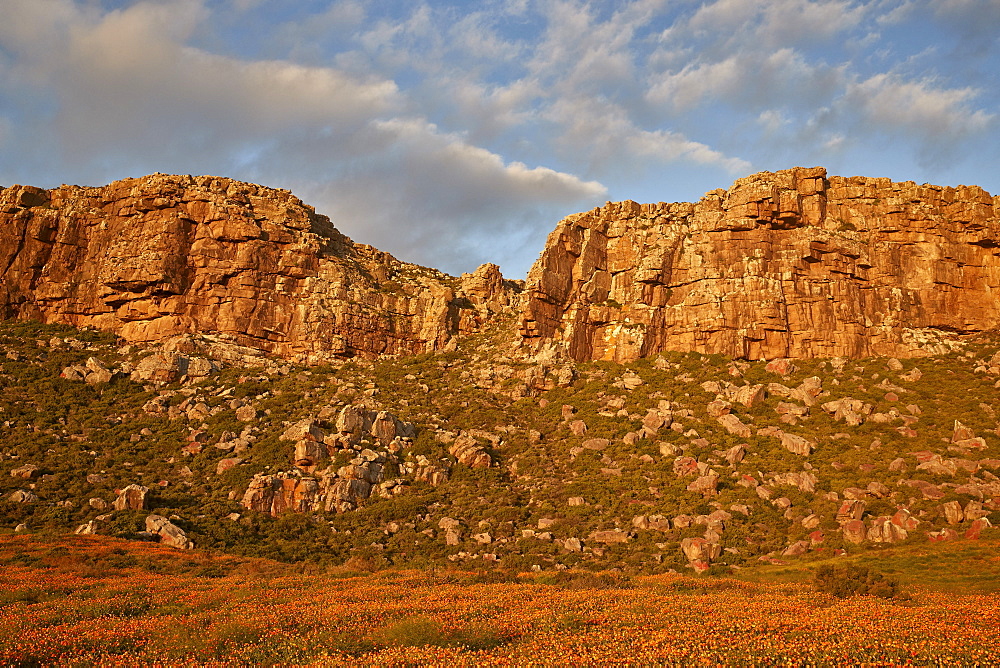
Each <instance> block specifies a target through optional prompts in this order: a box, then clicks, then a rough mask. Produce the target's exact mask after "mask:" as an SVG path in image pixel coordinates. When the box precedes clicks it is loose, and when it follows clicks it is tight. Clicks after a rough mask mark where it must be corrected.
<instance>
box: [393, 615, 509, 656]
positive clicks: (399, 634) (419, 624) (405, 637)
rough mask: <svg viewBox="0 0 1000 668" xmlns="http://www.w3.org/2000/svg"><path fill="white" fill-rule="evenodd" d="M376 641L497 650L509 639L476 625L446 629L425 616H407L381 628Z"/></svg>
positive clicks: (413, 645) (401, 644)
mask: <svg viewBox="0 0 1000 668" xmlns="http://www.w3.org/2000/svg"><path fill="white" fill-rule="evenodd" d="M376 640H377V641H378V642H379V643H380V644H383V645H388V646H397V647H399V646H402V647H426V646H433V647H464V648H465V649H469V650H473V651H475V650H486V649H492V648H494V647H499V646H500V645H503V644H505V643H507V642H509V641H510V640H511V638H510V637H508V636H507V635H506V634H504V633H503V632H500V631H498V630H496V629H491V628H487V627H485V626H482V625H478V624H471V625H468V626H466V627H464V628H459V629H454V630H448V629H446V628H445V627H444V626H443V625H442V624H441V623H440V622H438V621H436V620H433V619H430V618H428V617H410V618H408V619H403V620H400V621H398V622H396V623H394V624H391V625H389V626H387V627H386V628H384V629H383V630H382V631H381V632H379V633H377V634H376Z"/></svg>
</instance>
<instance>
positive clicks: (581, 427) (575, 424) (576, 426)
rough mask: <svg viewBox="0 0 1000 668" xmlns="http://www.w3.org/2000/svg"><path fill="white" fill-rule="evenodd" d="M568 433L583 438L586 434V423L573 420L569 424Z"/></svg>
mask: <svg viewBox="0 0 1000 668" xmlns="http://www.w3.org/2000/svg"><path fill="white" fill-rule="evenodd" d="M569 431H570V433H571V434H573V435H574V436H583V435H584V434H586V433H587V423H586V422H584V421H583V420H573V421H572V422H570V423H569Z"/></svg>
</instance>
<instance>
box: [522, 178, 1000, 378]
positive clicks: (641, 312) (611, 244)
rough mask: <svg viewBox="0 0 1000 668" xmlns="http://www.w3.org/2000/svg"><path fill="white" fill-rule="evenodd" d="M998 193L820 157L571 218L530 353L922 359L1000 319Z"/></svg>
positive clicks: (532, 321) (553, 238) (531, 278)
mask: <svg viewBox="0 0 1000 668" xmlns="http://www.w3.org/2000/svg"><path fill="white" fill-rule="evenodd" d="M998 214H1000V198H998V197H993V196H991V195H990V194H989V193H987V192H986V191H984V190H982V189H981V188H978V187H975V186H959V187H957V188H945V187H940V186H932V185H917V184H915V183H912V182H904V183H894V182H892V181H890V180H889V179H884V178H864V177H839V176H830V177H828V176H827V174H826V171H825V170H824V169H822V168H795V169H790V170H786V171H780V172H776V173H770V172H763V173H760V174H754V175H752V176H749V177H747V178H743V179H740V180H738V181H736V182H735V183H734V184H733V186H732V187H731V188H729V190H714V191H712V192H709V193H707V194H706V195H705V196H704V197H703V198H702V199H701V200H700V201H699V202H697V203H679V204H665V203H659V204H642V205H640V204H637V203H635V202H631V201H626V202H618V203H608V204H607V205H605V206H604V207H601V208H597V209H594V210H593V211H589V212H587V213H581V214H577V215H573V216H570V217H568V218H566V219H565V220H563V221H562V222H560V223H559V225H558V226H557V227H556V229H555V230H554V231H553V232H552V234H551V235H550V236H549V238H548V242H547V244H546V246H545V250H544V251H543V252H542V255H541V257H540V258H539V260H538V261H537V263H536V264H535V266H534V267H533V268H532V270H531V272H530V273H529V275H528V281H527V285H526V288H525V294H524V304H523V312H522V315H521V320H520V332H519V334H520V338H521V341H522V344H523V346H524V347H525V348H526V349H527V350H528V351H529V352H535V353H547V354H552V353H563V354H568V355H569V356H570V357H571V358H573V359H576V360H591V359H603V360H616V361H628V360H634V359H636V358H639V357H642V356H645V355H649V354H651V353H656V352H659V351H668V350H674V351H698V352H702V353H722V354H725V355H730V356H733V357H741V358H749V359H772V358H790V357H799V358H808V357H832V356H847V357H863V356H868V355H890V356H896V357H904V356H917V355H922V354H927V353H932V352H939V351H940V350H942V349H943V348H945V347H947V346H948V344H949V342H950V341H952V340H954V339H955V338H958V337H961V336H962V335H964V334H970V333H975V332H979V331H983V330H987V329H991V328H994V327H996V326H997V325H998V324H1000V302H998V299H997V295H998V294H1000V292H998V291H1000V258H998V250H997V248H998V246H1000V236H998V228H1000V222H998Z"/></svg>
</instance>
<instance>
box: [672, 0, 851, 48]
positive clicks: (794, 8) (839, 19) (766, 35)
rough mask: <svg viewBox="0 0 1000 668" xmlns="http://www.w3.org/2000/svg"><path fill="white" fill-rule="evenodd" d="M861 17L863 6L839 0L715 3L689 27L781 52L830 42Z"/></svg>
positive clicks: (722, 0)
mask: <svg viewBox="0 0 1000 668" xmlns="http://www.w3.org/2000/svg"><path fill="white" fill-rule="evenodd" d="M864 15H865V7H864V5H858V4H855V3H854V2H846V1H842V0H818V1H817V0H716V2H713V3H710V4H706V5H703V6H702V7H701V8H700V9H699V10H698V11H697V12H696V13H695V14H694V16H692V17H691V20H690V23H689V27H690V29H691V30H694V31H697V32H700V33H704V34H708V35H710V36H714V37H717V38H718V39H720V40H724V41H732V40H736V41H740V42H742V43H744V44H747V43H751V44H753V45H754V46H757V47H764V48H780V47H783V46H792V45H797V44H809V43H814V42H815V41H816V40H824V39H830V38H832V37H834V36H835V35H837V34H838V33H840V32H843V31H845V30H847V29H849V28H852V27H854V26H856V25H858V24H859V23H860V22H861V20H862V19H863V17H864Z"/></svg>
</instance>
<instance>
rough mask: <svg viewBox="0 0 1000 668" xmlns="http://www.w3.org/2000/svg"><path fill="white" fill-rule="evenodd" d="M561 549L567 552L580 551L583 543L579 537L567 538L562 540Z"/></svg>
mask: <svg viewBox="0 0 1000 668" xmlns="http://www.w3.org/2000/svg"><path fill="white" fill-rule="evenodd" d="M562 546H563V549H564V550H566V551H568V552H582V551H583V544H582V543H581V542H580V539H579V538H567V539H565V540H564V541H563V542H562Z"/></svg>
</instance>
